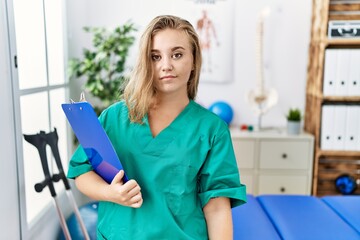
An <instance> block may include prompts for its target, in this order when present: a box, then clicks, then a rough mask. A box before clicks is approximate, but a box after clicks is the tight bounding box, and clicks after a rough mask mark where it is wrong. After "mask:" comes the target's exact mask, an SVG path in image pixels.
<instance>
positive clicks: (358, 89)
mask: <svg viewBox="0 0 360 240" xmlns="http://www.w3.org/2000/svg"><path fill="white" fill-rule="evenodd" d="M359 66H360V49H352V50H351V53H350V66H349V81H348V87H347V94H346V95H347V96H360V67H359Z"/></svg>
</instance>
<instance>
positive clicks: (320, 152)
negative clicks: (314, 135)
mask: <svg viewBox="0 0 360 240" xmlns="http://www.w3.org/2000/svg"><path fill="white" fill-rule="evenodd" d="M316 155H317V157H358V158H359V159H360V151H327V150H318V151H317V153H316Z"/></svg>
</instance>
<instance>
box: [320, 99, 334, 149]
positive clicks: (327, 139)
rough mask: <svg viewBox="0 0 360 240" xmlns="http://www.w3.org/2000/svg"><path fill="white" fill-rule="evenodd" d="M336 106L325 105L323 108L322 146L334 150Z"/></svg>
mask: <svg viewBox="0 0 360 240" xmlns="http://www.w3.org/2000/svg"><path fill="white" fill-rule="evenodd" d="M334 117H335V106H333V105H323V106H322V110H321V136H320V148H321V149H322V150H333V145H334V126H335V125H334Z"/></svg>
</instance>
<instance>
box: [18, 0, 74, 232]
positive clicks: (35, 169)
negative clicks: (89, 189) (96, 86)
mask: <svg viewBox="0 0 360 240" xmlns="http://www.w3.org/2000/svg"><path fill="white" fill-rule="evenodd" d="M63 4H64V1H61V0H32V1H29V0H13V6H14V21H15V23H14V25H15V35H16V49H17V63H18V64H17V65H18V83H17V84H15V86H14V87H15V88H16V89H15V90H14V93H15V94H14V95H15V98H18V99H19V101H18V102H19V107H20V111H16V115H17V116H16V119H17V120H18V122H20V125H21V126H19V127H21V132H22V133H23V134H36V133H39V132H40V131H41V130H43V131H45V132H49V131H53V130H54V128H56V129H57V132H58V135H59V143H58V147H59V151H60V156H61V159H62V161H63V167H64V169H67V161H66V160H67V158H68V152H67V146H68V143H67V142H68V141H67V139H68V137H67V126H66V119H65V116H64V113H63V112H62V109H61V103H64V102H65V101H66V97H67V91H68V83H67V76H66V74H65V73H66V70H65V66H66V64H65V62H66V61H65V59H66V54H65V52H66V51H65V44H64V43H65V35H64V33H65V31H64V29H65V21H64V9H65V8H64V6H63ZM17 151H18V152H22V154H19V156H20V157H19V158H18V161H19V163H18V165H19V166H20V169H22V170H23V176H22V174H20V177H19V178H20V179H19V182H20V185H22V186H23V188H24V189H22V187H20V189H21V190H24V191H20V193H21V195H20V198H21V205H22V209H25V211H23V212H22V213H21V214H22V216H26V222H27V224H28V225H32V224H34V222H36V219H38V218H39V217H41V214H42V213H43V212H44V210H45V209H46V208H47V206H48V205H49V204H50V202H51V201H52V199H51V195H50V193H49V190H48V189H47V188H46V189H44V190H43V191H42V192H41V193H37V192H35V190H34V185H35V184H36V183H38V182H41V181H43V180H44V174H43V170H42V166H41V162H40V157H39V153H38V150H37V149H36V148H35V147H34V146H33V145H31V144H30V143H28V142H26V141H25V140H23V141H22V144H20V146H18V150H17ZM47 157H48V161H49V167H50V168H52V170H53V171H54V172H57V167H56V164H55V162H54V160H53V159H52V153H51V151H50V148H49V149H48V150H47ZM55 186H56V190H57V193H60V191H61V190H62V189H63V185H62V182H59V183H58V184H55Z"/></svg>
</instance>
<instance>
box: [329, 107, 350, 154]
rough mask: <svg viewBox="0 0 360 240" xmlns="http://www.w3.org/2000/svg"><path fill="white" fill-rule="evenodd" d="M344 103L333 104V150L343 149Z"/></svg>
mask: <svg viewBox="0 0 360 240" xmlns="http://www.w3.org/2000/svg"><path fill="white" fill-rule="evenodd" d="M346 108H347V106H346V105H336V106H335V112H334V114H335V116H334V136H335V138H334V143H333V147H332V149H333V150H339V151H341V150H344V149H345V127H346Z"/></svg>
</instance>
